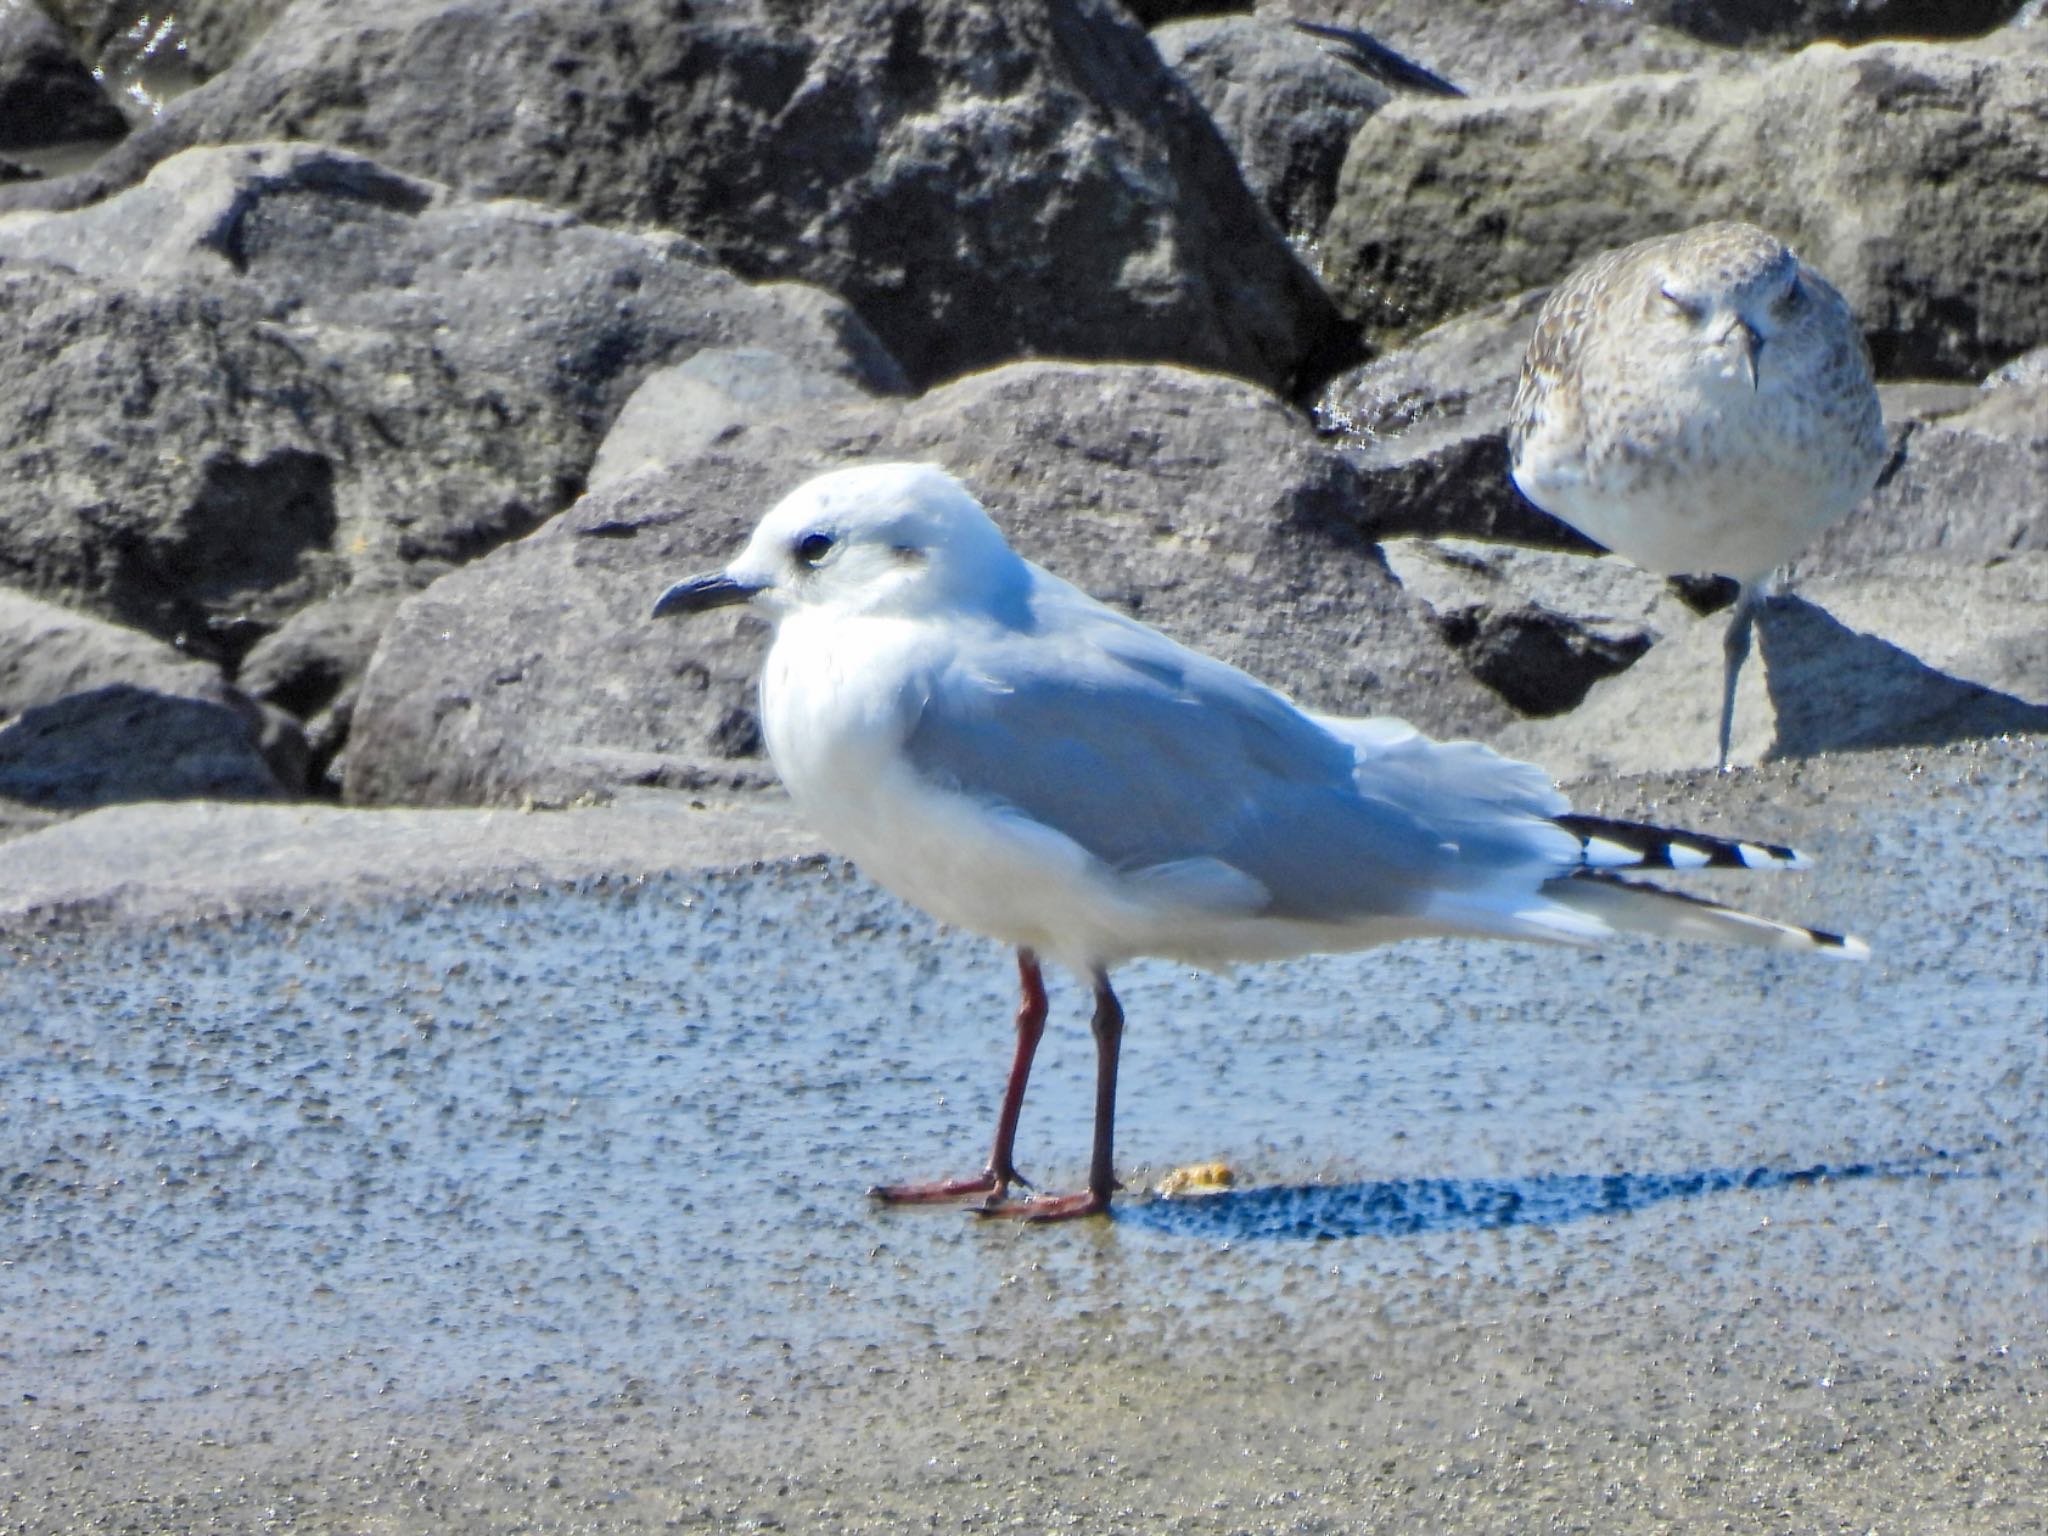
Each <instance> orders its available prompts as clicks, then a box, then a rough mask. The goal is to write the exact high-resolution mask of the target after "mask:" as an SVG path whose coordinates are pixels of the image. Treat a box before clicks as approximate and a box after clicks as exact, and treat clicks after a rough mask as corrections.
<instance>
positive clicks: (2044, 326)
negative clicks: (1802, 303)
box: [1323, 43, 2048, 379]
mask: <svg viewBox="0 0 2048 1536" xmlns="http://www.w3.org/2000/svg"><path fill="white" fill-rule="evenodd" d="M2044 93H2048V52H2043V51H2041V50H2036V49H2023V48H1999V47H1994V46H1992V45H1989V44H1984V45H1975V44H1961V45H1947V46H1937V45H1931V44H1916V43H1884V44H1873V45H1871V46H1869V47H1865V48H1858V49H1842V48H1838V47H1834V46H1831V45H1822V46H1817V47H1814V48H1809V49H1807V50H1805V51H1803V52H1801V53H1797V54H1793V55H1791V56H1790V57H1787V58H1785V59H1783V60H1781V61H1778V62H1775V63H1773V64H1772V65H1771V66H1770V67H1769V68H1766V69H1762V70H1760V71H1757V72H1754V73H1750V74H1741V75H1731V76H1719V77H1716V76H1711V75H1706V74H1694V75H1657V76H1639V77H1635V78H1631V79H1626V80H1618V81H1612V82H1609V83H1606V84H1603V85H1599V86H1594V87H1589V88H1587V89H1583V90H1574V91H1553V92H1543V93H1538V94H1534V95H1529V96H1524V97H1519V98H1515V99H1512V100H1508V99H1494V100H1482V101H1442V100H1434V99H1431V100H1423V99H1417V98H1408V99H1404V100H1398V101H1395V102H1393V103H1390V104H1389V105H1388V106H1387V107H1386V108H1384V109H1383V110H1381V111H1380V112H1378V113H1376V114H1374V116H1373V117H1371V118H1370V119H1368V120H1367V122H1366V124H1365V126H1364V127H1363V128H1362V129H1360V131H1359V134H1358V137H1357V138H1356V139H1355V140H1354V141H1353V143H1352V147H1351V153H1350V155H1349V156H1348V157H1347V158H1346V161H1345V170H1344V177H1343V181H1342V183H1341V184H1340V189H1339V194H1338V206H1337V208H1336V210H1335V211H1334V212H1333V213H1332V215H1331V218H1330V221H1329V224H1328V225H1327V226H1326V229H1325V237H1324V246H1323V260H1324V271H1325V275H1326V277H1327V279H1328V280H1329V281H1330V283H1331V285H1332V288H1333V291H1334V292H1335V293H1336V294H1337V296H1338V299H1339V301H1340V303H1342V304H1343V305H1344V306H1345V307H1346V309H1347V310H1348V311H1349V312H1350V313H1351V314H1352V315H1353V316H1354V317H1355V318H1356V319H1358V320H1359V321H1360V323H1361V324H1362V325H1363V326H1364V327H1365V330H1366V332H1367V336H1368V339H1370V340H1375V341H1378V342H1381V343H1387V342H1390V341H1392V340H1393V339H1395V338H1398V337H1401V336H1405V335H1408V334H1412V333H1413V332H1415V331H1417V330H1419V329H1422V328H1425V327H1427V326H1428V325H1431V324H1434V323H1436V322H1438V321H1439V320H1441V319H1443V318H1445V317H1448V316H1452V315H1456V314H1459V313H1462V312H1464V311H1466V310H1470V309H1473V308H1475V307H1477V306H1479V305H1480V304H1483V303H1486V302H1488V301H1490V300H1493V299H1497V298H1500V297H1504V296H1506V295H1509V294H1513V293H1517V292H1520V291H1522V290H1525V289H1527V288H1530V287H1534V286H1536V285H1539V284H1542V283H1548V282H1554V281H1556V280H1557V279H1558V278H1559V277H1560V276H1562V275H1563V274H1564V273H1566V272H1567V271H1569V270H1571V269H1572V268H1573V267H1574V266H1576V265H1577V264H1578V263H1579V262H1581V261H1582V260H1584V259H1586V258H1587V257H1590V256H1591V255H1593V254H1595V253H1596V252H1598V251H1600V250H1603V249H1606V248H1608V247H1612V246H1617V245H1621V244H1624V243H1626V242H1628V241H1631V240H1634V239H1637V238H1640V237H1643V236H1646V235H1651V234H1657V233H1662V232H1665V231H1668V230H1673V229H1679V228H1685V227H1689V226H1691V225H1694V224H1697V223H1699V222H1701V221H1703V220H1706V219H1713V218H1744V219H1748V220H1750V221H1751V222H1754V223H1759V224H1762V225H1764V226H1765V227H1767V228H1769V229H1771V230H1773V231H1774V232H1776V233H1778V234H1779V235H1781V236H1783V237H1784V238H1786V239H1787V240H1788V241H1789V242H1790V243H1792V244H1793V245H1794V246H1795V247H1796V248H1797V249H1798V250H1799V252H1800V255H1801V256H1802V257H1804V258H1805V259H1806V260H1807V261H1809V262H1810V263H1812V264H1813V265H1814V266H1815V267H1816V268H1818V269H1819V270H1820V271H1822V272H1824V273H1826V274H1827V276H1828V278H1829V279H1830V281H1832V282H1833V283H1835V284H1836V285H1837V286H1838V287H1840V288H1841V289H1842V291H1843V292H1844V294H1845V295H1846V296H1847V297H1848V298H1849V300H1850V302H1851V304H1852V306H1853V307H1854V308H1855V310H1856V312H1857V314H1858V316H1859V317H1860V318H1861V319H1862V321H1863V323H1864V325H1865V327H1866V329H1867V331H1868V333H1869V338H1870V342H1871V348H1872V352H1873V354H1874V356H1875V358H1876V360H1877V363H1878V368H1879V371H1880V373H1881V374H1883V375H1887V376H1900V375H1905V376H1917V377H1935V378H1940V377H1948V378H1969V379H1975V378H1978V377H1980V376H1981V375H1982V374H1983V373H1984V372H1985V371H1986V370H1987V369H1988V368H1990V367H1993V366H1996V365H1997V364H1999V363H2002V362H2004V361H2005V360H2006V359H2008V358H2010V357H2011V356H2012V355H2013V354H2014V353H2015V352H2017V351H2019V350H2020V349H2021V348H2023V347H2025V346H2028V345H2032V344H2035V343H2037V342H2038V341H2039V338H2040V337H2041V336H2042V335H2043V334H2048V243H2044V242H2043V241H2042V240H2041V239H2040V238H2039V232H2040V230H2041V229H2043V228H2048V186H2044V185H2043V184H2042V183H2041V182H2040V180H2039V179H2038V178H2037V177H2035V176H2034V174H2033V168H2036V167H2038V166H2039V165H2040V164H2041V162H2042V160H2043V159H2044V157H2048V123H2044V122H2043V120H2042V118H2041V117H2040V115H2039V114H2038V112H2037V111H2036V110H2035V108H2036V105H2037V104H2038V102H2039V101H2040V100H2041V98H2042V96H2043V94H2044ZM1987 252H1996V253H1998V255H1997V258H1996V260H1988V259H1987V258H1986V253H1987Z"/></svg>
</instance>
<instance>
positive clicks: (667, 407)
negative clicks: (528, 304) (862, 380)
mask: <svg viewBox="0 0 2048 1536" xmlns="http://www.w3.org/2000/svg"><path fill="white" fill-rule="evenodd" d="M860 394H861V392H860V391H859V390H858V389H856V388H855V387H854V386H853V385H852V384H850V383H848V382H847V381H846V380H845V379H843V378H841V377H839V376H838V375H836V374H832V373H827V372H825V371H823V370H822V369H817V368H808V367H805V366H803V365H802V364H800V363H797V362H795V361H793V360H792V359H791V358H789V357H787V356H785V355H784V354H783V353H780V352H770V351H767V350H765V349H763V348H757V347H707V348H705V349H704V350H703V351H702V352H699V353H698V354H697V355H696V356H695V357H693V358H691V359H690V360H689V361H688V362H686V363H677V364H676V365H675V366H674V367H672V368H660V369H656V370H655V371H654V372H653V373H651V374H649V375H648V376H647V377H646V378H645V379H643V380H642V381H641V384H640V387H639V388H638V389H636V390H635V391H634V392H633V395H632V397H631V398H630V399H628V400H627V401H626V404H625V408H624V409H623V410H621V411H620V412H619V415H618V419H617V420H616V421H614V422H613V423H612V429H611V431H610V432H608V433H606V434H605V439H604V442H603V443H602V444H601V445H600V446H599V448H598V450H597V461H596V462H595V463H594V464H592V465H591V468H590V488H591V489H592V490H597V489H599V488H600V487H602V486H605V485H608V484H610V483H611V482H612V481H614V480H617V479H619V478H620V477H621V476H623V475H627V474H631V473H632V472H633V471H634V470H636V469H641V468H645V467H648V466H658V465H661V464H667V463H672V462H674V461H675V460H678V459H684V458H688V457H689V456H690V455H692V454H695V453H700V452H702V451H703V450H705V449H707V448H709V447H711V446H712V445H713V444H715V443H717V442H718V441H719V439H721V438H723V437H725V436H726V435H727V434H728V433H731V432H734V431H738V430H740V429H743V428H745V427H746V426H748V425H749V424H751V423H755V422H762V421H769V420H773V419H775V418H777V417H782V416H788V415H792V414H794V413H795V412H798V411H809V410H817V409H819V408H820V407H824V406H831V405H844V404H848V403H850V402H852V401H855V400H858V399H859V398H860Z"/></svg>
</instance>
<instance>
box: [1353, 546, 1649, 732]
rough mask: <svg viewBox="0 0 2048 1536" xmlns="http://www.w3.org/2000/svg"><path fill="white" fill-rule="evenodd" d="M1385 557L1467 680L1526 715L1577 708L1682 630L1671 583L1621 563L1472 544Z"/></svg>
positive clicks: (1396, 550)
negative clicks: (1425, 609)
mask: <svg viewBox="0 0 2048 1536" xmlns="http://www.w3.org/2000/svg"><path fill="white" fill-rule="evenodd" d="M1381 551H1382V553H1383V554H1384V555H1385V556H1386V561H1387V568H1388V569H1389V570H1391V571H1392V572H1393V573H1394V579H1395V580H1397V581H1399V582H1400V583H1401V585H1402V587H1403V588H1404V589H1406V590H1407V591H1409V592H1411V593H1413V594H1414V595H1415V596H1416V597H1419V598H1420V599H1422V601H1423V602H1425V603H1427V604H1428V605H1429V610H1430V612H1431V613H1432V614H1434V615H1435V616H1436V621H1437V625H1438V628H1439V629H1440V631H1441V632H1442V634H1443V636H1444V638H1445V639H1446V640H1447V641H1449V642H1450V643H1451V644H1452V645H1454V646H1455V647H1457V649H1458V651H1459V653H1460V654H1461V655H1462V656H1463V657H1464V660H1465V665H1466V666H1467V667H1468V668H1470V669H1471V672H1472V675H1473V676H1474V677H1476V678H1478V679H1479V680H1480V681H1481V682H1482V683H1485V684H1486V685H1487V687H1489V688H1491V689H1493V691H1494V692H1496V693H1498V694H1499V695H1500V696H1501V697H1502V698H1503V699H1505V700H1507V702H1508V703H1509V704H1511V705H1513V706H1514V707H1515V709H1516V710H1517V711H1519V712H1520V713H1522V714H1524V715H1535V716H1545V715H1557V714H1562V713H1564V712H1565V711H1566V710H1568V709H1573V708H1575V707H1577V705H1578V704H1579V702H1580V701H1581V700H1582V699H1584V698H1585V696H1586V690H1587V689H1589V688H1591V687H1592V686H1593V685H1594V684H1595V683H1597V682H1599V681H1600V680H1601V679H1602V678H1605V677H1612V676H1613V675H1614V674H1615V673H1617V672H1620V671H1623V670H1625V669H1626V668H1627V667H1628V666H1629V665H1630V664H1631V663H1632V662H1634V661H1635V660H1636V659H1637V658H1638V657H1640V656H1641V655H1642V654H1643V652H1645V651H1647V650H1648V649H1649V648H1650V646H1651V645H1652V644H1654V643H1655V642H1656V641H1657V639H1658V638H1659V637H1660V636H1661V635H1662V633H1663V632H1664V630H1666V629H1668V628H1670V627H1672V626H1673V625H1674V624H1683V623H1684V622H1686V610H1685V607H1684V603H1683V602H1682V600H1681V599H1680V598H1679V597H1678V595H1677V594H1676V593H1675V592H1674V591H1673V590H1672V589H1671V587H1670V585H1669V584H1668V583H1667V582H1665V581H1664V580H1662V579H1661V578H1660V577H1657V576H1653V575H1651V574H1649V573H1648V572H1647V571H1643V570H1641V569H1639V568H1637V567H1636V566H1633V565H1631V564H1629V562H1628V561H1626V560H1623V559H1621V558H1619V557H1618V556H1613V555H1608V556H1602V557H1599V558H1596V559H1587V558H1585V557H1583V556H1579V555H1570V554H1559V553H1554V552H1552V551H1548V550H1531V549H1520V548H1517V547H1515V546H1513V545H1507V544H1492V543H1484V542H1481V541H1479V540H1475V539H1389V540H1387V541H1386V542H1385V543H1384V544H1383V545H1381Z"/></svg>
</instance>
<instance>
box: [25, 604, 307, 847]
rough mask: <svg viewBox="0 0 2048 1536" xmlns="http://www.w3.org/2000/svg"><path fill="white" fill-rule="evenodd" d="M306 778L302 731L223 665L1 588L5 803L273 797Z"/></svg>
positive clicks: (76, 806)
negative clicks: (224, 673)
mask: <svg viewBox="0 0 2048 1536" xmlns="http://www.w3.org/2000/svg"><path fill="white" fill-rule="evenodd" d="M304 777H305V742H304V740H303V739H302V738H301V737H300V735H299V733H298V729H297V726H296V725H295V724H294V723H293V722H292V721H291V720H290V719H289V717H287V716H285V715H283V714H282V713H281V712H279V711H276V710H271V709H266V708H265V707H264V706H263V705H261V704H259V703H258V702H256V701H255V700H253V699H251V698H250V697H249V696H248V695H247V694H245V693H243V692H242V691H240V690H239V689H237V688H234V687H232V686H230V685H229V684H228V683H227V682H225V681H224V680H223V679H222V677H221V675H220V673H219V671H218V670H217V669H216V668H214V667H211V666H208V665H207V664H206V663H204V662H201V661H197V660H194V659H193V658H191V657H189V656H184V655H181V654H180V653H179V652H177V651H175V650H173V649H172V648H171V647H170V646H168V645H165V644H164V643H163V642H162V641H160V640H157V639H154V638H152V637H151V636H148V635H144V634H141V633H139V632H137V631H135V630H132V629H123V628H121V627H119V626H117V625H113V624H108V623H105V622H104V621H102V620H99V619H94V618H90V617H88V616H86V615H84V614H80V613H74V612H71V611H70V610H68V609H65V608H60V607H57V606H55V605H54V604H50V603H44V602H39V601H37V600H36V599H34V598H31V597H27V596H24V595H22V594H21V593H17V592H9V591H6V590H5V589H0V800H9V801H15V802H20V803H25V804H28V805H31V806H37V807H42V808H45V809H51V810H64V811H76V810H83V809H87V808H89V807H91V806H95V805H109V804H114V803H116V802H119V801H126V800H161V799H175V798H179V797H184V796H193V795H206V796H216V797H226V798H233V799H273V798H276V797H278V796H281V795H283V794H286V793H296V792H297V791H298V790H299V789H300V788H301V787H302V786H303V783H304Z"/></svg>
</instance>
